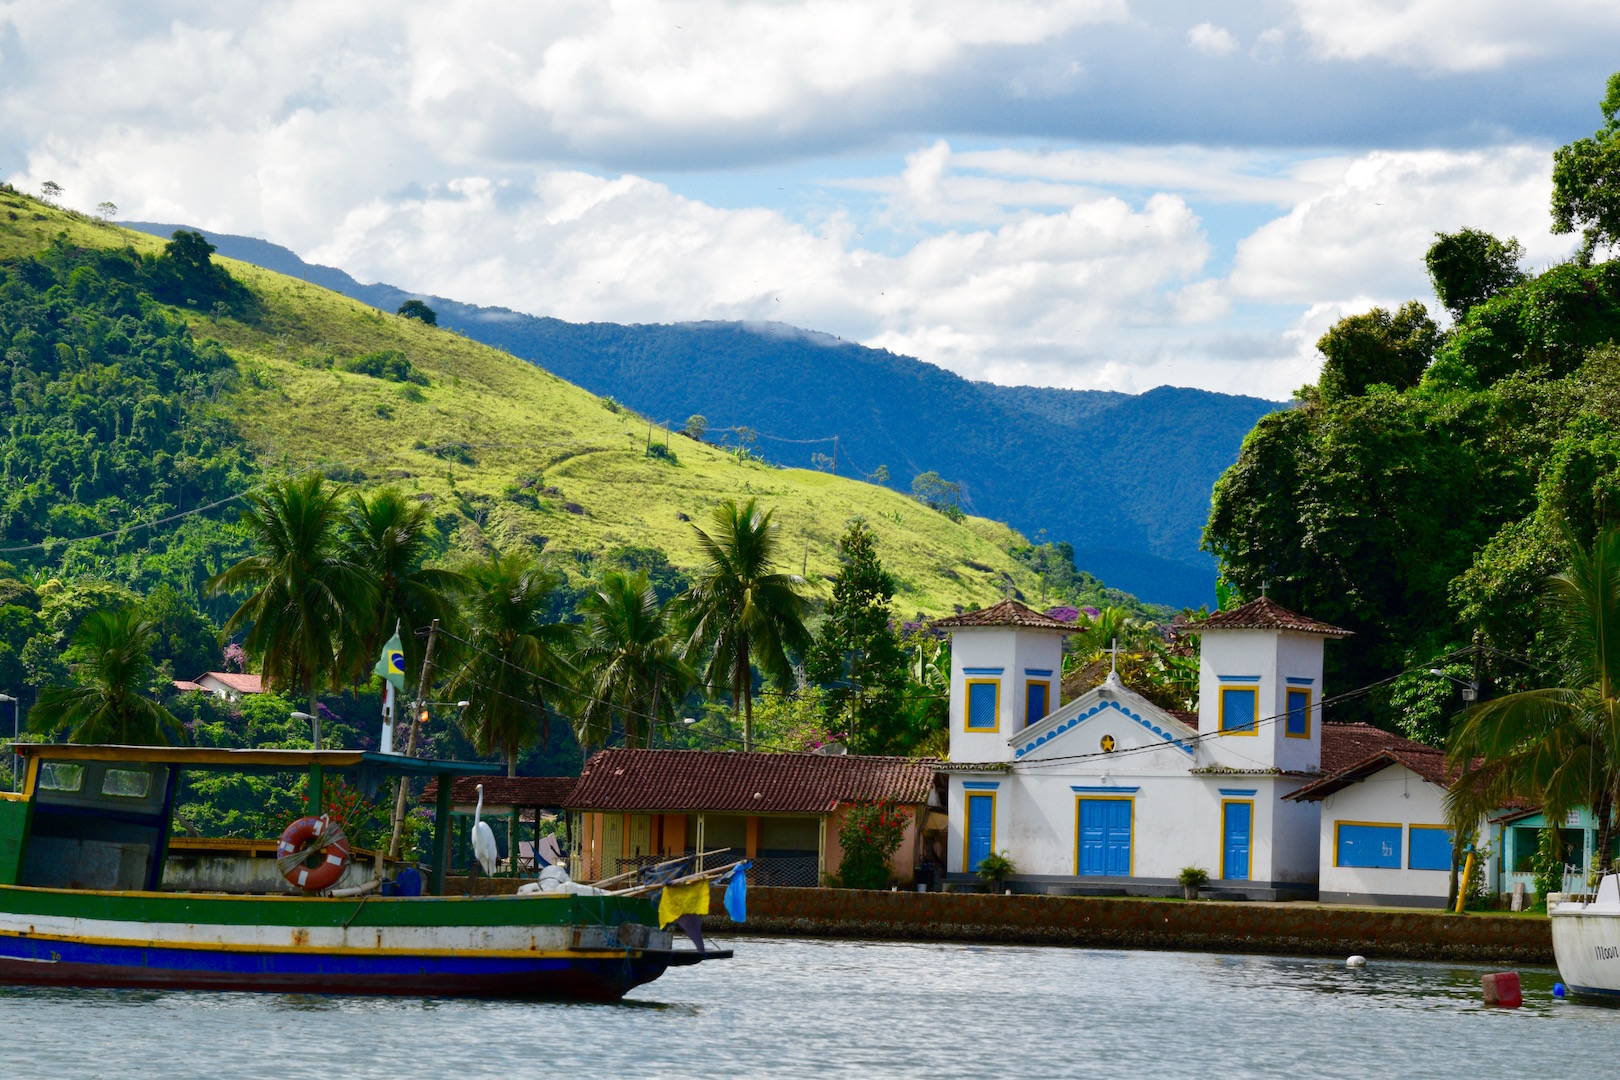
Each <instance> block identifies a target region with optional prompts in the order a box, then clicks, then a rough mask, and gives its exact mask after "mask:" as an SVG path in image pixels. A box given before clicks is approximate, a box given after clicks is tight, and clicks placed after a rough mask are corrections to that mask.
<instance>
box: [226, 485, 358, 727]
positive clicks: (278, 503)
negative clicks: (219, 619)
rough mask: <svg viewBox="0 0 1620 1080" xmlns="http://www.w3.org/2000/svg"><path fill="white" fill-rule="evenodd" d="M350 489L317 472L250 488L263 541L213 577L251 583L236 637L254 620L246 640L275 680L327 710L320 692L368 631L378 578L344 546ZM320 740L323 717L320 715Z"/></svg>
mask: <svg viewBox="0 0 1620 1080" xmlns="http://www.w3.org/2000/svg"><path fill="white" fill-rule="evenodd" d="M341 496H342V489H341V488H337V487H328V486H327V485H326V477H324V476H322V475H321V474H320V473H308V474H306V475H305V476H303V477H302V478H289V479H287V480H284V481H281V482H280V483H272V484H270V485H268V486H267V487H266V488H265V489H264V491H263V492H260V493H257V494H254V495H250V496H249V497H248V503H249V505H248V508H247V509H246V510H244V511H243V512H242V523H243V524H245V525H246V526H247V527H248V529H249V531H250V532H252V533H253V536H254V539H255V540H257V541H258V546H259V550H260V553H259V554H257V555H249V556H248V557H247V558H245V559H243V560H242V561H241V562H239V563H237V564H236V565H235V566H233V567H231V568H230V569H228V570H226V571H224V572H223V573H220V574H216V575H215V576H214V577H212V578H210V579H209V581H208V588H209V591H210V592H212V593H213V594H214V595H216V596H217V595H220V594H222V593H233V592H239V591H242V590H247V589H251V590H253V592H252V594H251V595H250V596H249V597H248V598H247V600H245V601H243V603H242V605H241V606H240V607H238V608H237V609H236V612H235V613H234V614H233V615H231V617H230V619H228V620H227V621H226V623H225V626H224V629H223V630H222V631H221V635H222V636H224V637H229V636H230V635H232V634H234V633H235V632H236V631H238V630H240V629H242V628H243V627H246V628H247V636H246V637H245V638H244V639H243V642H242V644H243V648H244V649H245V650H246V651H247V654H248V655H249V656H250V657H252V658H254V659H255V660H256V661H257V662H258V663H259V670H260V673H261V674H262V675H263V676H264V680H265V684H266V685H267V686H268V687H269V688H270V689H273V690H290V691H297V692H301V693H302V694H303V695H304V697H306V698H307V699H308V701H309V712H310V715H311V716H319V715H320V712H319V707H318V705H317V703H316V695H317V694H318V693H319V691H320V690H321V689H322V688H324V687H327V686H332V685H335V684H336V683H337V681H338V680H339V678H340V676H341V671H342V669H341V668H340V667H339V666H338V655H339V652H340V651H343V650H347V649H352V648H353V647H354V646H353V645H352V644H351V642H350V639H351V638H352V637H354V636H357V635H358V634H360V633H363V632H364V628H365V626H366V623H367V621H368V620H369V619H370V618H371V613H372V612H373V611H374V610H375V608H376V597H377V583H376V581H375V579H373V577H372V576H371V574H370V573H369V572H368V571H367V570H366V568H365V567H363V566H361V565H359V564H358V563H356V562H355V561H353V559H351V558H350V556H349V555H348V553H347V552H345V551H344V550H343V546H342V544H341V543H340V542H339V537H338V528H339V525H340V524H341V522H342V507H341V506H340V505H339V501H340V499H341ZM314 742H315V748H316V749H317V750H318V749H320V722H319V721H316V722H315V729H314Z"/></svg>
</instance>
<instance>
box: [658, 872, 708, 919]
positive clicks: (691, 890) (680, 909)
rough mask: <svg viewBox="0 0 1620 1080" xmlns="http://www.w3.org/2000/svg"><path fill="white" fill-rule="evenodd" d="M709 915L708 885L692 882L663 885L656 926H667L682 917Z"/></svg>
mask: <svg viewBox="0 0 1620 1080" xmlns="http://www.w3.org/2000/svg"><path fill="white" fill-rule="evenodd" d="M708 913H709V883H708V882H707V881H694V882H692V883H691V884H690V885H665V886H664V895H663V897H662V898H661V899H660V900H659V901H658V925H659V926H668V925H669V924H670V923H672V922H674V921H675V920H676V919H678V918H680V917H681V916H682V915H707V914H708Z"/></svg>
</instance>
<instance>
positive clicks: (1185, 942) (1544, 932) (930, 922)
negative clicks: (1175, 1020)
mask: <svg viewBox="0 0 1620 1080" xmlns="http://www.w3.org/2000/svg"><path fill="white" fill-rule="evenodd" d="M710 910H711V911H712V912H713V913H714V914H711V915H710V916H709V917H708V919H706V920H705V921H704V926H705V927H706V928H707V929H708V930H710V931H712V932H714V933H719V934H725V933H746V934H780V935H785V936H795V937H839V938H881V939H887V940H891V941H896V940H897V941H962V942H974V943H979V944H985V943H996V944H1009V945H1012V944H1017V945H1077V946H1086V947H1091V948H1113V949H1177V950H1181V951H1187V952H1251V953H1289V954H1300V955H1308V956H1339V957H1343V956H1350V955H1352V954H1355V953H1360V954H1361V955H1363V956H1368V957H1385V958H1398V959H1409V960H1466V961H1478V962H1481V963H1496V964H1509V963H1512V964H1551V963H1552V962H1553V951H1552V929H1551V927H1550V925H1549V924H1548V922H1547V920H1546V919H1545V918H1537V917H1533V916H1517V917H1509V916H1505V915H1460V916H1459V915H1450V914H1446V913H1444V912H1426V911H1388V910H1378V909H1373V908H1351V907H1321V906H1317V905H1314V904H1262V903H1229V902H1221V901H1198V902H1195V903H1187V902H1184V901H1166V900H1140V899H1129V898H1124V899H1116V898H1112V897H1109V898H1103V897H1078V896H996V895H986V894H972V893H916V892H862V891H856V890H847V889H778V888H766V887H759V888H750V889H749V890H748V921H747V923H746V924H745V925H740V926H739V925H736V924H734V923H732V922H731V921H730V920H729V919H727V918H726V917H725V915H724V908H723V907H722V906H721V904H720V893H719V892H718V891H716V893H715V895H714V903H713V905H712V906H711V909H710Z"/></svg>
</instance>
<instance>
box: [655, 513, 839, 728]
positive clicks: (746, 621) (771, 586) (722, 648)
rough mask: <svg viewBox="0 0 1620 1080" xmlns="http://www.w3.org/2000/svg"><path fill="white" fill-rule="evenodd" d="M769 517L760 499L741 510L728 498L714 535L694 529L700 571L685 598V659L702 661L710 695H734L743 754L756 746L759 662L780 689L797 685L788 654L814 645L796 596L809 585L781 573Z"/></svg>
mask: <svg viewBox="0 0 1620 1080" xmlns="http://www.w3.org/2000/svg"><path fill="white" fill-rule="evenodd" d="M771 518H772V512H771V511H768V510H760V509H759V507H758V506H757V505H756V503H755V500H753V499H749V500H748V501H747V502H746V503H743V504H742V505H741V506H739V505H738V504H737V502H736V500H735V499H727V500H725V501H724V502H722V503H721V504H720V505H719V506H717V507H715V510H714V517H713V521H714V532H713V535H710V534H709V533H706V532H704V531H703V530H702V529H699V528H697V526H695V525H694V526H693V529H694V530H695V531H696V532H697V535H698V547H699V549H700V550H701V551H702V552H703V557H704V562H703V566H702V567H701V568H700V569H699V570H698V572H697V575H696V577H695V579H694V582H693V585H692V587H691V588H690V589H688V590H687V591H686V592H685V593H684V594H682V597H681V608H682V612H683V614H684V615H685V618H686V620H687V625H688V636H687V645H686V651H685V655H686V657H687V659H688V660H693V659H695V658H698V657H702V658H705V663H704V667H703V680H704V682H705V683H706V684H707V685H708V687H709V691H710V693H716V692H718V691H719V690H720V689H721V688H727V689H729V690H730V691H731V707H732V713H733V715H735V714H737V712H738V711H739V710H740V711H741V713H742V715H743V749H745V750H752V749H753V748H754V680H753V672H752V670H751V669H750V666H749V665H750V663H753V664H757V665H758V666H759V669H760V670H761V671H762V672H763V673H764V674H765V675H766V676H767V677H768V678H772V679H775V680H776V682H777V684H778V685H779V686H783V687H786V686H789V685H791V684H792V681H793V665H792V662H791V661H790V660H789V659H788V650H789V649H792V650H795V651H797V652H800V653H803V652H804V651H805V650H806V649H808V648H809V646H810V633H809V631H808V630H806V629H805V626H804V618H805V614H806V612H807V610H808V606H807V604H806V602H805V599H804V597H802V596H801V595H799V592H798V590H799V587H800V586H802V585H803V584H804V579H803V578H800V577H799V576H797V575H795V574H782V573H777V572H776V570H775V569H774V567H775V565H776V553H777V547H778V544H779V542H780V541H779V535H778V533H777V531H776V526H775V525H774V524H773V523H772V520H771Z"/></svg>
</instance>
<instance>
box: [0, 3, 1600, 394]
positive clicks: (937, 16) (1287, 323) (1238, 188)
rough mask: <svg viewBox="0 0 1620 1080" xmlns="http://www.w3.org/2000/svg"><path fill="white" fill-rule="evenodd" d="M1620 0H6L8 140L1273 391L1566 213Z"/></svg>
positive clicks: (461, 272) (54, 159)
mask: <svg viewBox="0 0 1620 1080" xmlns="http://www.w3.org/2000/svg"><path fill="white" fill-rule="evenodd" d="M1616 58H1620V6H1617V5H1615V4H1613V3H1601V4H1600V3H1591V2H1581V0H1574V2H1558V0H1551V2H1547V3H1542V4H1537V5H1527V4H1523V3H1504V2H1498V0H1478V2H1475V3H1467V4H1464V3H1456V2H1440V0H1275V2H1272V0H1260V2H1252V3H1243V4H1239V3H1228V4H1193V3H1168V2H1167V3H1133V2H1130V0H1054V2H1050V3H1045V2H1038V0H981V2H977V3H960V2H954V0H935V2H932V3H927V4H922V3H914V4H885V3H878V2H858V3H857V2H843V0H782V2H779V3H761V2H728V0H684V2H679V3H660V2H656V0H620V2H616V3H573V2H567V0H554V2H551V3H548V4H545V5H533V4H525V3H487V2H486V3H478V4H472V3H464V2H460V0H444V2H440V3H435V4H425V3H424V4H414V3H380V2H379V3H352V4H343V5H332V4H326V3H315V2H310V0H297V2H282V3H269V4H262V5H254V6H245V5H243V6H225V5H216V4H207V3H201V2H196V3H168V4H165V3H153V4H143V5H139V6H136V5H121V4H112V3H106V4H94V3H87V4H76V3H62V2H56V3H35V2H22V3H0V91H3V98H0V112H3V116H4V123H3V125H0V131H3V132H4V138H3V141H0V175H5V176H7V177H8V178H9V179H10V180H11V181H12V182H13V183H17V184H19V185H21V186H23V187H25V188H34V189H37V187H38V185H39V184H40V183H42V182H44V181H45V180H48V179H49V180H54V181H56V182H57V183H59V184H61V185H62V186H63V187H64V188H65V189H66V196H65V200H66V201H67V202H69V203H70V204H73V205H76V206H79V207H81V208H84V209H90V208H92V207H94V206H95V204H97V203H98V202H101V201H102V200H111V201H113V202H115V203H116V204H118V206H119V207H120V212H121V214H122V215H123V216H126V217H131V218H142V219H148V220H181V221H186V222H189V223H193V224H197V225H201V226H204V227H208V228H212V229H217V230H220V231H229V232H239V233H248V234H251V235H258V236H263V237H265V238H267V239H270V240H274V241H276V242H279V243H284V244H287V245H288V246H290V247H292V248H294V249H295V250H297V251H298V252H299V253H300V254H302V255H304V256H305V257H307V258H311V259H315V260H317V261H323V262H328V263H332V264H335V265H339V266H342V267H344V268H345V269H347V270H349V271H350V272H351V273H354V274H355V275H356V276H359V277H361V278H363V279H368V280H386V281H390V282H393V283H395V284H398V285H401V286H403V287H406V288H411V289H417V290H421V291H424V292H432V293H438V294H441V295H446V296H451V297H455V298H457V299H461V300H467V301H473V302H480V303H495V304H505V305H508V306H511V307H515V308H519V309H521V310H525V311H530V312H534V313H537V314H550V315H556V316H559V317H562V318H569V319H609V320H616V321H643V322H651V321H657V322H665V321H680V320H686V319H756V320H757V319H767V320H768V319H776V320H781V321H785V322H790V323H794V324H797V325H801V326H807V327H810V328H813V329H817V330H822V331H825V332H828V333H833V334H837V335H839V336H841V337H844V338H846V339H854V340H859V341H863V342H866V343H868V344H871V345H875V346H881V347H886V348H891V349H894V350H895V351H898V352H904V353H908V354H911V355H916V356H921V357H923V358H924V359H927V360H930V361H932V362H935V363H939V364H941V365H943V366H946V367H949V368H951V369H952V370H955V371H958V372H960V373H962V374H964V375H967V376H969V377H972V378H984V379H991V380H994V381H998V382H1004V383H1020V382H1022V383H1036V384H1041V385H1054V386H1072V387H1095V388H1104V389H1117V390H1127V391H1140V390H1145V389H1148V388H1150V387H1152V386H1156V385H1160V384H1163V383H1172V384H1176V385H1190V386H1202V387H1207V388H1210V389H1218V390H1228V391H1235V392H1244V393H1255V394H1262V395H1264V396H1268V397H1273V398H1281V397H1285V396H1287V394H1288V393H1289V392H1290V391H1291V390H1293V389H1294V388H1295V387H1297V386H1298V385H1300V384H1302V383H1304V382H1306V381H1309V380H1311V379H1313V378H1314V377H1315V373H1316V369H1317V366H1318V365H1319V362H1320V358H1319V357H1317V356H1316V354H1315V351H1314V348H1313V343H1314V341H1315V340H1316V337H1317V336H1319V335H1320V333H1321V332H1322V330H1324V329H1325V328H1326V327H1327V326H1328V325H1330V324H1331V322H1332V321H1333V320H1334V319H1335V318H1337V317H1339V316H1340V315H1343V314H1346V313H1349V312H1352V311H1357V310H1365V309H1366V308H1367V307H1370V306H1372V305H1374V304H1393V303H1399V302H1401V301H1403V300H1406V299H1409V298H1412V297H1418V298H1420V299H1425V300H1426V301H1428V302H1430V303H1431V306H1433V304H1432V297H1431V296H1429V294H1428V285H1427V282H1426V280H1425V278H1424V275H1423V272H1422V266H1421V256H1422V251H1423V249H1424V247H1425V246H1426V245H1427V243H1428V240H1429V239H1430V238H1431V237H1432V235H1433V233H1434V232H1435V231H1436V230H1440V229H1455V228H1457V227H1460V226H1462V225H1471V226H1475V227H1479V228H1486V229H1490V230H1492V231H1494V232H1498V233H1500V234H1503V235H1509V234H1511V235H1516V236H1518V237H1519V239H1520V240H1521V241H1522V242H1523V243H1524V245H1525V247H1526V249H1527V251H1528V253H1529V257H1530V259H1531V261H1532V262H1533V263H1535V264H1536V265H1545V264H1547V263H1549V262H1552V261H1555V260H1557V259H1559V258H1563V257H1565V256H1566V255H1567V254H1568V252H1569V251H1570V250H1571V248H1572V244H1571V243H1570V241H1569V239H1568V238H1567V237H1557V236H1553V235H1551V234H1550V232H1549V231H1548V219H1547V196H1548V192H1549V181H1548V176H1549V172H1550V158H1549V155H1550V153H1551V151H1552V149H1553V148H1554V147H1556V146H1557V145H1559V144H1561V143H1563V142H1567V141H1568V140H1569V139H1571V138H1574V137H1577V136H1579V135H1582V134H1585V133H1587V132H1589V131H1591V130H1592V128H1593V127H1594V126H1595V125H1596V123H1597V120H1598V113H1597V109H1596V102H1597V100H1598V98H1599V97H1600V96H1601V94H1602V89H1603V83H1604V80H1605V78H1606V77H1607V76H1608V74H1609V73H1610V68H1611V66H1613V67H1620V59H1616Z"/></svg>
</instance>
